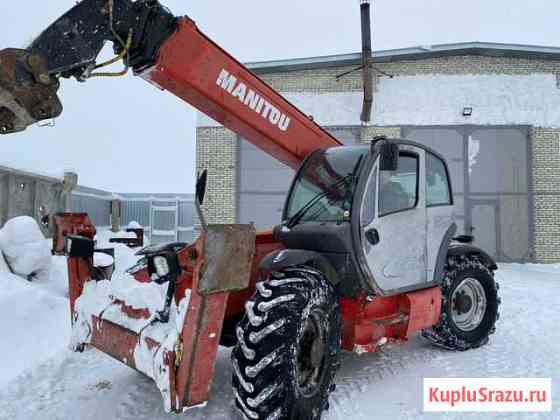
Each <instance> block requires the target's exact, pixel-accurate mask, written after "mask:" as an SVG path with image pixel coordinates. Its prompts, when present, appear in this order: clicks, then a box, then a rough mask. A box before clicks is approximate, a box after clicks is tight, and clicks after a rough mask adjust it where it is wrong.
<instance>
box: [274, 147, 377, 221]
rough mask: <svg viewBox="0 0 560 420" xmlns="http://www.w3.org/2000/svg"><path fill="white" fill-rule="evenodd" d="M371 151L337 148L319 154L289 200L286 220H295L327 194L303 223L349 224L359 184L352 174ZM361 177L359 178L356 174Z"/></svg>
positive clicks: (300, 173)
mask: <svg viewBox="0 0 560 420" xmlns="http://www.w3.org/2000/svg"><path fill="white" fill-rule="evenodd" d="M368 151H369V148H367V147H336V148H332V149H328V150H321V151H318V152H315V153H314V154H313V156H311V157H310V158H309V159H308V160H307V162H306V164H305V167H304V168H303V169H302V170H301V171H300V172H299V174H298V178H297V179H296V181H295V184H294V187H293V189H292V193H291V195H290V197H289V199H288V206H287V210H286V214H285V215H284V216H285V219H286V220H289V219H290V218H292V217H293V216H294V215H295V214H296V213H297V212H298V211H299V210H300V209H301V208H302V207H304V206H305V205H306V204H308V203H309V202H310V201H311V200H313V198H315V197H317V196H318V195H319V194H324V196H323V197H321V198H320V199H319V200H318V201H317V202H316V203H314V205H313V208H310V209H309V211H307V212H306V213H305V214H304V215H303V216H302V217H301V219H300V221H301V222H305V221H318V222H340V221H343V220H348V217H349V213H348V212H350V210H351V208H352V198H353V196H354V188H355V187H356V182H355V181H356V180H355V179H354V178H353V177H352V173H353V171H354V169H355V168H356V165H357V163H358V161H359V160H360V157H361V156H365V155H367V153H368ZM356 175H357V174H356Z"/></svg>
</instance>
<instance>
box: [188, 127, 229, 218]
mask: <svg viewBox="0 0 560 420" xmlns="http://www.w3.org/2000/svg"><path fill="white" fill-rule="evenodd" d="M196 140H197V141H196V167H197V171H198V172H200V171H203V170H204V169H208V189H207V192H206V198H205V199H204V206H203V208H204V211H205V214H206V216H207V218H208V223H235V212H236V202H235V200H236V199H235V197H236V188H237V179H236V175H237V171H236V161H237V136H236V135H235V134H234V133H233V132H231V131H230V130H227V129H225V128H222V127H217V128H197V131H196Z"/></svg>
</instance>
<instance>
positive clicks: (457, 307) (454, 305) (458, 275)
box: [422, 256, 501, 350]
mask: <svg viewBox="0 0 560 420" xmlns="http://www.w3.org/2000/svg"><path fill="white" fill-rule="evenodd" d="M441 288H442V306H441V318H440V321H439V323H438V324H437V325H436V326H434V327H433V328H430V329H428V330H424V331H423V332H422V335H423V336H424V337H425V338H427V339H428V340H430V341H431V342H433V343H434V344H436V345H438V346H441V347H445V348H447V349H452V350H469V349H472V348H477V347H480V346H482V345H484V344H486V343H487V342H488V340H489V336H490V335H491V334H493V333H494V331H495V329H496V327H495V324H496V321H497V320H498V318H499V312H498V308H499V305H500V302H501V300H500V297H499V296H498V289H499V285H498V283H496V281H495V280H494V273H493V272H492V271H491V270H490V269H489V268H488V267H486V266H485V265H484V264H482V262H480V261H479V260H478V258H476V256H454V257H450V258H449V259H448V261H447V265H446V268H445V272H444V280H443V283H442V286H441Z"/></svg>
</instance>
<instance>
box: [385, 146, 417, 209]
mask: <svg viewBox="0 0 560 420" xmlns="http://www.w3.org/2000/svg"><path fill="white" fill-rule="evenodd" d="M418 168H419V164H418V156H416V155H408V154H406V155H405V154H401V155H400V156H399V168H398V169H397V170H396V171H381V172H380V177H379V178H380V182H379V215H380V216H385V215H388V214H391V213H396V212H400V211H404V210H409V209H412V208H414V207H416V204H417V203H418V174H419V170H418Z"/></svg>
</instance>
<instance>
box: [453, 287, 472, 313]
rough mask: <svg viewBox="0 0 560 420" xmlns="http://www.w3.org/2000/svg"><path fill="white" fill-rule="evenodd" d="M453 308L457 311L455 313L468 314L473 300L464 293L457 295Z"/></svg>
mask: <svg viewBox="0 0 560 420" xmlns="http://www.w3.org/2000/svg"><path fill="white" fill-rule="evenodd" d="M454 303H455V308H456V309H457V313H459V314H460V315H463V314H466V313H468V312H469V311H470V310H471V308H472V306H473V300H472V298H471V297H470V296H469V295H467V294H466V293H465V292H464V291H461V293H458V296H457V297H456V298H455V302H454Z"/></svg>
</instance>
